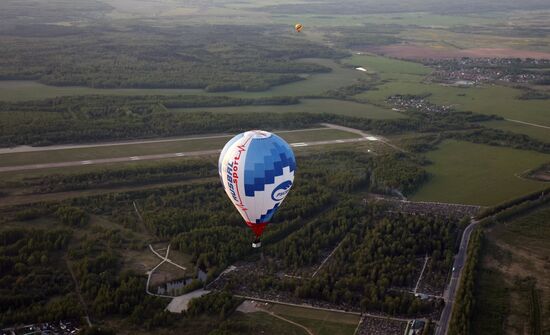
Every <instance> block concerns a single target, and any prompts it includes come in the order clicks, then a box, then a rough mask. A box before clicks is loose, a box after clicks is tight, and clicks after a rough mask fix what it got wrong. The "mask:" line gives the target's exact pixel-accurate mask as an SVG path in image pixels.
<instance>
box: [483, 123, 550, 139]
mask: <svg viewBox="0 0 550 335" xmlns="http://www.w3.org/2000/svg"><path fill="white" fill-rule="evenodd" d="M483 126H485V127H489V128H494V129H500V130H504V131H511V132H514V133H518V134H524V135H527V136H531V137H532V138H535V139H537V140H540V141H544V142H550V129H545V128H540V127H534V126H529V125H526V124H521V123H516V122H511V121H490V122H484V123H483Z"/></svg>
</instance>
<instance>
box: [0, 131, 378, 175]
mask: <svg viewBox="0 0 550 335" xmlns="http://www.w3.org/2000/svg"><path fill="white" fill-rule="evenodd" d="M323 129H326V128H323ZM363 141H368V139H367V137H360V138H351V139H345V140H331V141H315V142H299V143H291V144H290V145H291V146H292V147H309V146H316V145H327V144H342V143H356V142H363ZM220 151H221V150H218V149H216V150H201V151H189V152H173V153H167V154H157V155H144V156H131V157H116V158H102V159H92V160H85V161H71V162H59V163H44V164H28V165H18V166H4V167H0V172H10V171H23V170H38V169H49V168H63V167H70V166H83V165H97V164H108V163H122V162H132V161H142V160H143V161H144V160H159V159H166V158H176V157H193V156H205V155H215V154H218V153H220Z"/></svg>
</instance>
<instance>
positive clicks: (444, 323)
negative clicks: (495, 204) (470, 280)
mask: <svg viewBox="0 0 550 335" xmlns="http://www.w3.org/2000/svg"><path fill="white" fill-rule="evenodd" d="M478 223H479V222H478V221H476V220H475V219H473V218H472V220H471V221H470V224H469V225H468V227H466V229H464V233H463V234H462V240H461V241H460V248H459V249H458V254H457V255H456V257H455V261H454V263H453V268H454V271H453V272H452V273H451V281H450V282H449V285H448V286H447V288H446V289H445V293H444V294H443V298H444V299H445V307H444V308H443V312H441V317H440V319H439V324H438V326H437V329H436V330H435V335H446V334H447V330H448V328H449V322H450V321H451V315H452V312H453V306H454V300H455V296H456V291H457V290H458V287H459V284H460V278H462V268H463V267H464V264H465V263H466V257H467V251H468V243H469V242H470V236H471V235H472V231H473V230H474V228H475V227H476V226H477V224H478Z"/></svg>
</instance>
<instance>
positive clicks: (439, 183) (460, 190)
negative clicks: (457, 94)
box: [411, 141, 550, 206]
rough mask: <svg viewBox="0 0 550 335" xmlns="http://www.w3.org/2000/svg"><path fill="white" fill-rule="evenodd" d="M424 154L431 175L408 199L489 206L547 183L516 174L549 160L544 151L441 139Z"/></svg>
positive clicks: (534, 189)
mask: <svg viewBox="0 0 550 335" xmlns="http://www.w3.org/2000/svg"><path fill="white" fill-rule="evenodd" d="M426 156H427V158H428V159H429V160H430V161H432V162H433V164H431V165H429V166H427V168H426V169H427V171H428V172H429V173H430V174H431V175H432V178H431V179H430V181H429V182H428V183H427V184H425V185H424V186H423V187H422V188H420V190H419V191H418V192H416V193H415V194H414V195H413V196H412V197H411V199H412V200H416V201H441V202H451V203H461V204H473V205H484V206H490V205H495V204H497V203H500V202H502V201H505V200H508V199H511V198H514V197H518V196H521V195H523V194H526V193H529V192H533V191H536V190H538V189H541V188H544V187H547V186H548V185H547V184H545V183H542V182H536V181H533V180H526V179H523V178H521V177H519V175H521V173H522V172H524V171H526V170H528V169H533V168H536V167H538V166H539V165H541V164H543V163H545V162H549V161H550V155H546V154H541V153H537V152H531V151H522V150H516V149H510V148H502V147H493V146H489V145H482V144H472V143H469V142H458V141H445V142H443V143H442V144H441V145H440V146H439V148H438V149H437V150H435V151H431V152H429V153H427V155H426Z"/></svg>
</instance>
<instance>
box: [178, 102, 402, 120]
mask: <svg viewBox="0 0 550 335" xmlns="http://www.w3.org/2000/svg"><path fill="white" fill-rule="evenodd" d="M172 111H181V112H197V111H206V112H223V113H243V112H257V113H284V112H296V113H299V112H305V113H331V114H338V115H346V116H356V117H364V118H368V119H397V118H405V117H406V116H405V115H404V114H401V113H398V112H394V111H392V110H391V109H387V108H382V107H378V106H375V105H371V104H360V103H357V102H351V101H342V100H334V99H303V100H302V101H301V102H300V104H297V105H277V106H271V105H269V106H266V105H263V106H235V107H211V108H208V107H198V108H176V109H172Z"/></svg>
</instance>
